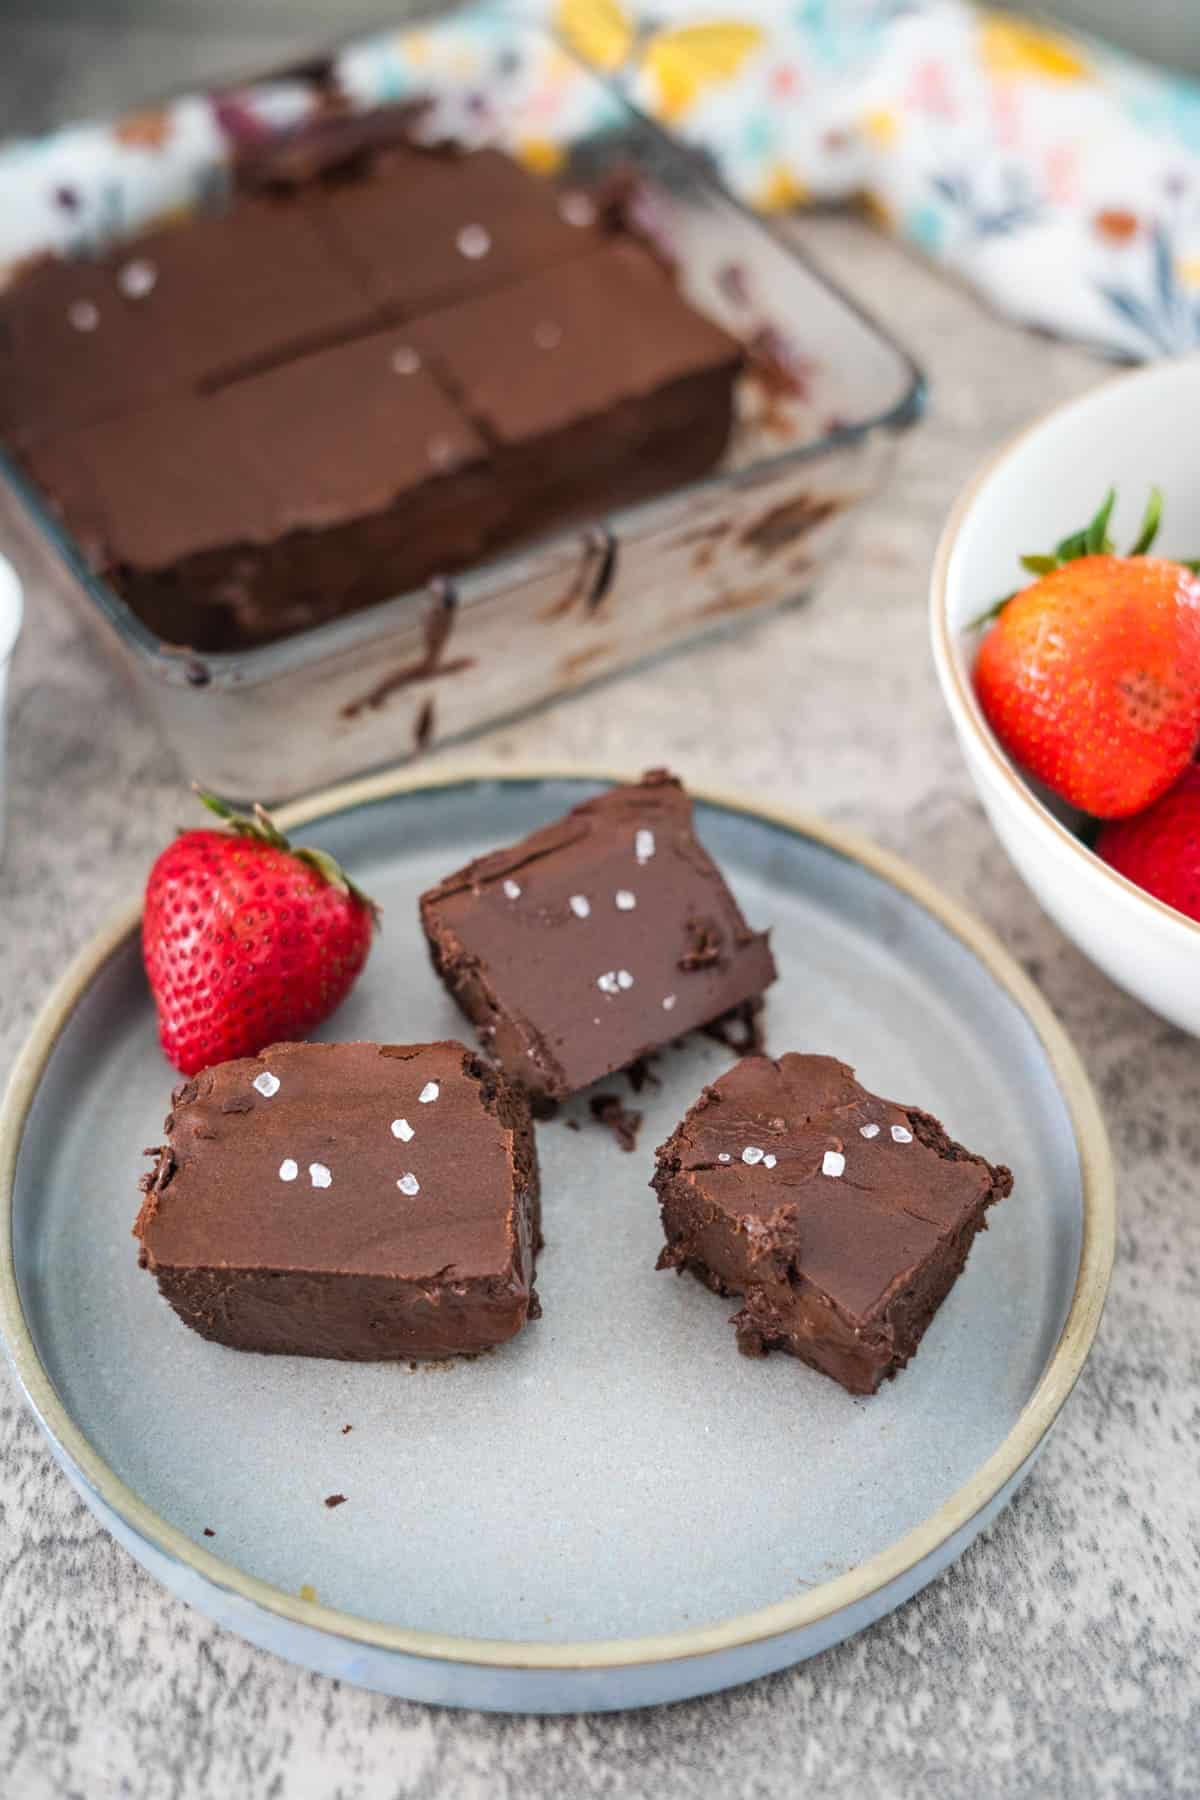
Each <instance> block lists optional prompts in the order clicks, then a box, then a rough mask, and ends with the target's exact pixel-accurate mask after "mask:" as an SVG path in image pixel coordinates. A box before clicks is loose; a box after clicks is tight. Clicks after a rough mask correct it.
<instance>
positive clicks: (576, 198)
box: [558, 193, 596, 231]
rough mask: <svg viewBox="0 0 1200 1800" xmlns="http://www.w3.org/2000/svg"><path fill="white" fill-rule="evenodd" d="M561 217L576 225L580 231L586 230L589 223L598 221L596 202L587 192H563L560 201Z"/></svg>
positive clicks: (569, 223)
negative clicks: (590, 198)
mask: <svg viewBox="0 0 1200 1800" xmlns="http://www.w3.org/2000/svg"><path fill="white" fill-rule="evenodd" d="M558 212H559V217H560V218H561V219H563V220H564V221H565V223H566V224H568V225H574V226H576V227H577V229H578V230H580V231H586V229H587V227H588V226H589V225H594V224H595V223H596V207H595V202H594V201H592V200H589V199H588V196H587V195H586V194H578V193H569V194H563V195H562V196H561V197H560V199H559V202H558Z"/></svg>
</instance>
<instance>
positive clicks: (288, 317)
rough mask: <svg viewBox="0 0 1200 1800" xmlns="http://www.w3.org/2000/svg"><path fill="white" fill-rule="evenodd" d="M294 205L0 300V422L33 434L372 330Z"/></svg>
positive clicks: (267, 204) (149, 244) (343, 273)
mask: <svg viewBox="0 0 1200 1800" xmlns="http://www.w3.org/2000/svg"><path fill="white" fill-rule="evenodd" d="M373 318H374V311H373V308H372V305H371V302H370V300H369V299H368V297H367V295H366V292H365V290H364V288H363V287H362V285H361V283H360V281H359V279H358V277H357V275H356V274H355V273H354V272H353V270H352V269H351V267H350V265H349V264H347V263H345V262H341V263H339V262H337V261H336V260H335V259H334V258H332V257H331V256H330V254H329V250H328V247H327V245H326V243H325V240H324V238H323V236H322V234H321V232H320V230H319V229H318V228H317V226H316V225H315V224H314V223H313V221H312V220H311V219H310V218H309V216H308V214H307V212H306V211H305V210H304V208H303V207H302V206H301V204H300V203H299V202H293V201H278V202H275V201H260V200H246V201H243V202H242V203H241V204H240V205H239V206H237V207H235V208H234V209H233V210H231V211H229V212H226V213H220V214H215V215H212V216H209V217H204V216H201V217H197V218H194V219H192V220H190V221H189V222H188V223H187V224H186V225H176V226H172V227H170V228H169V229H166V230H162V231H156V232H153V233H150V234H149V235H147V236H144V237H141V238H139V239H137V240H136V241H135V242H133V243H131V244H129V245H128V246H126V247H125V248H123V249H121V250H118V251H116V252H114V253H112V254H110V255H108V256H105V257H103V258H100V259H98V260H96V261H84V260H74V261H49V260H48V261H46V262H45V263H43V264H42V265H41V266H40V267H38V268H37V269H35V270H32V271H30V272H29V273H28V274H27V275H25V276H23V277H22V278H21V280H19V281H18V282H17V283H15V285H14V286H13V288H12V289H11V291H10V292H9V293H7V294H6V295H5V296H4V298H3V304H2V305H0V426H2V425H3V424H4V422H5V420H6V419H7V420H8V421H10V428H11V430H12V432H13V436H14V438H15V440H16V441H17V442H19V443H34V442H38V441H40V440H41V439H43V438H45V437H47V436H50V435H53V434H55V433H57V432H60V431H62V430H64V429H69V428H72V427H76V426H83V425H91V424H96V423H98V422H100V421H102V420H105V419H110V418H117V417H121V416H124V415H128V414H131V413H135V412H138V411H139V410H140V409H141V408H142V407H143V406H146V405H150V404H152V403H154V402H155V401H157V400H160V399H162V398H164V397H165V396H167V395H169V394H184V393H187V392H189V391H192V390H195V389H198V388H203V387H208V386H213V385H217V384H219V383H220V382H221V381H224V380H228V379H230V378H231V377H233V376H236V375H239V374H245V373H249V372H253V371H255V370H257V369H258V368H260V367H264V366H267V365H269V364H272V363H276V362H282V361H284V360H286V359H287V358H289V357H292V356H296V355H298V354H300V353H301V352H303V351H305V350H308V349H312V348H314V347H316V346H319V345H322V344H326V343H330V342H335V341H337V340H339V339H341V338H344V337H348V336H351V335H353V334H355V333H359V332H362V331H365V330H367V329H369V328H370V326H371V324H372V321H373Z"/></svg>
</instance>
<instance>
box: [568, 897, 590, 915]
mask: <svg viewBox="0 0 1200 1800" xmlns="http://www.w3.org/2000/svg"><path fill="white" fill-rule="evenodd" d="M567 905H568V906H569V907H570V909H571V911H572V912H573V913H574V914H575V917H576V918H577V919H586V918H587V916H588V914H589V913H590V912H591V910H592V903H591V901H590V900H589V899H588V897H587V895H586V894H572V895H571V898H570V899H569V900H568V901H567Z"/></svg>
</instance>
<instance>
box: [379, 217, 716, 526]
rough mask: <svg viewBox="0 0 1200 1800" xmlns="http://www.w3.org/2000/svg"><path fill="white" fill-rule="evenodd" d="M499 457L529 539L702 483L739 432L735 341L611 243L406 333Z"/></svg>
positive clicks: (648, 263) (643, 261)
mask: <svg viewBox="0 0 1200 1800" xmlns="http://www.w3.org/2000/svg"><path fill="white" fill-rule="evenodd" d="M409 337H410V340H411V342H412V343H413V345H414V347H415V348H416V349H417V350H418V351H419V352H420V353H421V355H422V356H423V357H425V358H426V359H428V360H429V361H430V363H431V364H432V365H433V366H435V367H436V368H437V369H438V370H439V371H440V372H441V374H442V376H443V378H444V379H445V380H446V382H447V384H448V385H449V387H450V388H451V390H452V391H453V392H454V393H455V394H456V395H457V396H458V398H459V400H460V401H461V403H462V405H463V407H464V408H465V410H466V411H467V412H468V413H469V414H470V415H471V417H472V418H473V419H474V420H475V421H476V423H477V424H478V425H479V427H480V429H481V430H482V431H483V433H484V434H485V436H486V437H487V438H488V439H489V440H490V441H491V442H493V443H494V444H495V445H496V446H497V447H498V451H499V458H498V461H499V467H500V468H501V470H502V472H503V474H504V477H505V479H506V480H507V482H508V485H509V487H510V491H511V492H512V494H513V497H514V500H515V501H517V502H518V503H521V502H523V503H524V508H525V517H524V519H523V524H524V526H525V528H526V529H531V528H533V527H534V526H535V525H536V524H537V523H539V522H540V520H541V518H542V517H545V516H551V515H556V514H561V513H562V512H563V511H564V508H566V510H568V511H569V510H570V502H571V500H572V499H573V500H574V502H575V505H576V506H579V504H580V503H582V502H585V501H586V504H587V505H588V506H589V507H591V508H592V509H598V508H601V507H613V506H617V505H622V504H626V503H628V502H630V501H632V500H635V499H638V498H640V497H642V495H644V494H646V493H650V492H653V491H661V490H662V489H663V488H664V487H667V486H671V485H674V484H677V483H681V482H684V481H688V480H693V479H696V478H698V477H699V476H700V475H702V474H704V473H706V472H707V471H708V470H709V469H711V467H712V466H713V464H714V463H715V462H717V461H718V460H719V458H720V456H721V454H722V452H723V451H724V449H725V445H726V442H727V440H728V437H729V432H730V429H731V426H732V422H733V405H734V382H735V378H736V376H737V374H738V371H739V369H740V367H741V364H742V351H741V347H740V346H739V345H738V344H737V343H736V342H735V340H734V339H733V338H731V337H729V336H728V335H727V333H725V332H724V331H722V330H721V329H720V327H719V326H717V325H714V324H713V323H712V322H711V320H709V319H707V318H705V317H703V315H702V314H700V313H698V312H696V311H695V310H694V309H693V308H692V307H691V306H689V305H688V304H687V303H686V301H685V300H684V299H683V298H682V296H681V295H680V294H679V292H678V289H677V288H676V287H675V285H674V283H673V282H672V280H671V279H670V277H669V276H668V275H667V274H666V273H665V272H664V271H663V269H662V268H661V267H660V265H659V264H658V263H657V262H656V261H655V260H654V258H653V257H652V256H650V255H649V253H648V252H647V251H645V250H643V249H642V248H641V246H640V245H638V244H635V243H630V242H614V243H609V244H606V245H605V246H604V247H603V248H601V249H598V250H594V251H593V252H592V253H591V254H590V255H588V256H584V257H579V258H576V259H575V260H574V261H572V262H569V263H565V264H563V265H561V266H560V267H557V268H553V269H547V270H542V271H541V272H539V273H538V274H537V275H532V276H529V277H528V278H526V279H525V280H523V281H519V282H514V283H513V284H512V285H511V286H509V287H506V288H505V289H503V290H502V291H500V292H497V293H493V294H489V295H486V296H484V297H482V298H480V299H476V300H471V301H468V302H466V303H464V304H463V305H461V306H456V307H450V308H447V309H446V310H445V311H443V312H440V313H438V314H436V315H434V316H432V317H429V318H426V319H421V320H417V321H416V322H414V323H413V324H412V325H411V326H410V327H409Z"/></svg>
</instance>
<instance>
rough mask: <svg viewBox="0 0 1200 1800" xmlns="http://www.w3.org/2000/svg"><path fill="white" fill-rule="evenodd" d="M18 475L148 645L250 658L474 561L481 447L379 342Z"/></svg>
mask: <svg viewBox="0 0 1200 1800" xmlns="http://www.w3.org/2000/svg"><path fill="white" fill-rule="evenodd" d="M25 460H26V463H27V466H28V468H29V470H30V472H31V474H32V475H33V476H34V478H35V480H37V481H38V482H39V483H40V484H41V485H42V486H43V487H44V488H45V489H46V491H47V492H48V493H49V494H50V496H51V497H52V499H53V500H54V501H55V503H56V504H57V507H58V509H59V511H60V512H61V514H62V516H63V518H64V520H65V522H66V524H67V525H68V526H69V527H70V528H71V529H72V530H74V531H75V532H76V534H77V535H78V536H80V537H81V538H82V539H83V540H84V541H85V543H86V544H87V545H88V547H89V550H90V551H91V554H92V556H93V560H94V561H95V563H96V565H97V566H98V567H102V568H104V569H105V570H106V572H107V573H109V575H110V576H111V578H112V579H113V581H114V583H115V585H116V586H117V587H118V588H120V590H121V591H122V593H124V594H125V596H126V598H127V599H128V600H129V601H130V604H131V605H132V606H133V607H134V610H135V611H136V612H138V614H139V615H140V616H141V617H142V619H143V620H144V621H145V622H146V624H148V625H149V626H150V628H151V629H152V630H153V631H155V632H157V634H158V635H159V636H160V637H163V638H166V639H168V640H169V641H172V642H176V643H189V644H191V645H193V646H195V647H196V648H198V649H203V650H223V649H229V648H233V647H235V646H237V645H239V644H247V643H258V642H263V641H266V640H269V639H271V638H275V637H280V636H283V635H285V634H286V633H287V632H289V631H296V630H300V629H302V628H304V627H305V626H309V625H314V624H319V623H321V622H323V621H324V620H326V619H328V618H330V617H333V616H334V615H336V614H339V613H343V612H350V611H353V610H355V609H356V608H358V607H361V606H366V605H370V604H372V603H373V602H375V601H378V600H384V599H390V598H391V597H392V596H393V595H395V594H397V593H402V592H403V591H404V590H405V589H406V588H409V587H412V586H415V585H417V584H418V583H419V582H421V581H423V580H424V579H425V578H426V577H427V576H428V574H429V573H430V571H431V569H438V568H439V567H450V568H457V567H460V566H461V565H462V563H463V562H465V561H469V560H471V559H472V558H473V557H474V556H476V555H478V554H479V553H480V551H481V550H482V547H483V545H484V542H485V541H486V539H487V537H488V534H489V532H490V531H491V530H492V529H493V528H494V526H495V521H496V518H497V513H498V509H499V508H500V506H501V501H500V498H499V496H498V494H497V491H496V488H495V486H494V483H493V482H492V481H491V479H490V476H489V474H488V472H487V469H486V451H485V446H484V444H483V442H482V439H481V438H480V437H479V434H478V433H477V432H476V430H475V429H474V427H473V426H472V425H471V424H470V423H469V421H468V420H467V419H466V417H465V416H464V415H463V413H462V412H461V411H460V410H459V408H458V407H456V405H455V404H454V403H453V401H451V400H450V399H448V398H447V396H446V395H445V394H444V392H443V391H442V389H441V388H440V387H439V386H438V384H437V382H436V381H435V380H434V379H433V378H432V377H431V376H430V375H429V374H428V373H427V372H426V371H425V370H423V369H421V368H420V367H419V366H415V367H414V366H413V363H412V358H411V356H410V354H409V353H408V351H407V347H406V346H405V344H404V343H403V341H402V340H401V339H400V338H397V337H395V336H394V335H393V334H390V333H386V332H385V333H381V334H375V335H373V336H371V337H370V338H364V339H360V340H359V341H357V342H355V343H351V344H346V345H342V346H338V347H337V348H335V349H332V350H327V351H322V352H320V353H319V354H317V355H314V356H309V357H304V358H301V359H300V360H299V361H297V362H293V363H287V364H285V365H283V366H282V367H280V368H278V369H274V370H271V371H269V372H267V373H265V374H262V375H259V376H257V377H255V378H254V379H253V380H248V381H243V382H238V383H237V384H236V385H234V386H232V387H230V388H227V389H225V390H223V391H222V392H221V393H220V394H215V395H211V396H184V397H182V398H180V399H177V400H173V401H171V402H168V403H166V404H164V405H163V406H160V407H155V408H152V409H150V410H149V411H147V412H143V413H139V414H138V415H136V416H135V417H134V418H131V419H124V420H114V421H109V422H107V423H106V424H104V425H99V426H94V427H91V428H90V429H88V430H86V431H82V432H77V433H72V434H68V435H67V436H65V437H62V438H57V439H52V440H50V441H49V442H47V443H45V444H39V445H34V446H32V447H31V448H30V450H29V451H28V452H27V453H26V459H25Z"/></svg>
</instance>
